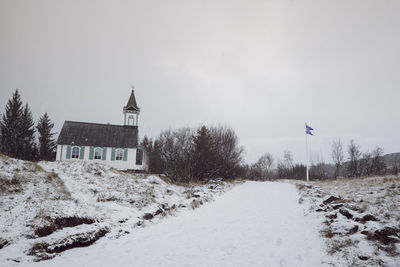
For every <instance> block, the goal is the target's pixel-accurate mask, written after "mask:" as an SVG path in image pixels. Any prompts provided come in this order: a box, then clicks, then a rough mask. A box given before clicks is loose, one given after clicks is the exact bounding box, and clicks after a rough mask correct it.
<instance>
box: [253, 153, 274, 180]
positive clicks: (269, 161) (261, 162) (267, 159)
mask: <svg viewBox="0 0 400 267" xmlns="http://www.w3.org/2000/svg"><path fill="white" fill-rule="evenodd" d="M273 164H274V157H273V156H272V155H271V154H270V153H265V154H264V155H262V156H261V157H260V158H259V159H258V161H257V163H255V164H254V165H252V166H251V175H252V176H254V177H252V178H251V179H257V180H258V179H260V180H267V179H272V178H273V174H272V172H271V167H272V165H273Z"/></svg>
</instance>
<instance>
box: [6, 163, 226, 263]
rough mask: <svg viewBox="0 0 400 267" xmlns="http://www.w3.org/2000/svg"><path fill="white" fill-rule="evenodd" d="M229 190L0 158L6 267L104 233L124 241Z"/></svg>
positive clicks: (87, 165) (91, 168) (88, 242)
mask: <svg viewBox="0 0 400 267" xmlns="http://www.w3.org/2000/svg"><path fill="white" fill-rule="evenodd" d="M230 186H231V185H230V184H226V183H221V182H218V183H217V182H216V183H215V184H213V185H197V186H194V188H191V190H188V188H186V187H183V186H177V185H173V184H170V183H168V182H165V181H164V180H163V179H161V178H160V177H158V176H154V175H149V176H147V175H135V174H133V173H126V172H120V171H118V170H115V169H112V168H110V167H107V166H105V165H102V164H93V163H87V162H78V161H77V162H40V163H38V164H36V163H31V162H25V161H21V160H15V159H11V158H8V157H5V156H2V155H0V214H1V216H0V265H2V266H4V265H6V266H9V265H19V264H18V263H30V262H32V261H36V260H42V259H51V258H53V257H54V256H56V255H57V254H58V253H59V252H62V251H64V250H65V249H70V248H73V247H82V246H86V245H91V244H92V243H93V242H95V241H96V240H98V239H99V238H101V237H102V236H104V235H105V238H101V239H107V240H110V239H112V240H114V239H118V238H120V237H121V236H124V235H127V234H129V233H131V232H135V231H137V230H138V229H140V228H143V227H145V226H146V225H149V224H150V225H151V224H153V223H156V222H158V221H159V220H160V219H162V218H164V217H165V216H168V215H173V214H175V213H176V212H177V211H179V210H183V209H192V208H195V207H197V206H199V205H201V204H203V203H204V202H207V201H210V200H212V199H214V197H215V195H219V194H221V193H222V192H224V191H225V190H227V189H228V188H230ZM101 239H100V240H101ZM100 240H99V241H100ZM99 241H97V242H99Z"/></svg>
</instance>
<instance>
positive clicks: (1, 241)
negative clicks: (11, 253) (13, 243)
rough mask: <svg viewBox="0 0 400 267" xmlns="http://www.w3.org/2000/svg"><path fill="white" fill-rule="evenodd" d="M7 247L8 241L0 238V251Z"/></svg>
mask: <svg viewBox="0 0 400 267" xmlns="http://www.w3.org/2000/svg"><path fill="white" fill-rule="evenodd" d="M7 245H8V241H7V240H5V239H4V238H1V237H0V249H2V248H4V247H5V246H7Z"/></svg>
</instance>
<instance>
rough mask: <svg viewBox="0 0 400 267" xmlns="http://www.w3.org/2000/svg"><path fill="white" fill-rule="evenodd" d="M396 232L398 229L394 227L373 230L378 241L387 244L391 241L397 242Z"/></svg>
mask: <svg viewBox="0 0 400 267" xmlns="http://www.w3.org/2000/svg"><path fill="white" fill-rule="evenodd" d="M398 233H399V229H395V228H393V227H384V228H383V229H380V230H376V231H375V232H374V237H375V238H376V239H377V240H378V241H380V242H381V243H383V244H385V245H388V244H391V243H398V242H399V240H398V238H399V235H398ZM392 236H393V237H397V239H396V238H393V237H392Z"/></svg>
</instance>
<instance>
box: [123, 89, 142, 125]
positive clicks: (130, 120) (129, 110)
mask: <svg viewBox="0 0 400 267" xmlns="http://www.w3.org/2000/svg"><path fill="white" fill-rule="evenodd" d="M123 112H124V126H138V119H139V114H140V108H138V106H137V104H136V99H135V93H134V91H133V87H132V93H131V96H130V97H129V100H128V103H127V104H126V106H124V109H123Z"/></svg>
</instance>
